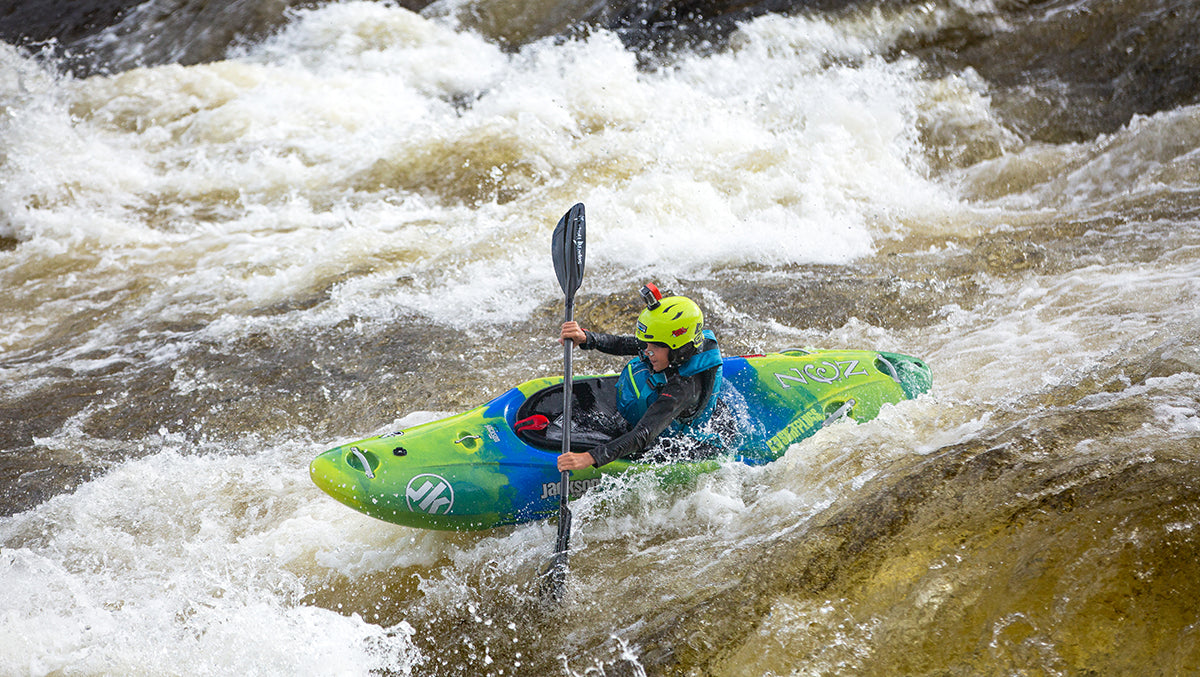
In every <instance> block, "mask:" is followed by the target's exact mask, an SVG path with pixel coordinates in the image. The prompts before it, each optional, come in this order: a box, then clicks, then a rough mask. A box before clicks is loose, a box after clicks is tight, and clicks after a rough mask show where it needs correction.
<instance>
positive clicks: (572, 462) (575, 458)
mask: <svg viewBox="0 0 1200 677" xmlns="http://www.w3.org/2000/svg"><path fill="white" fill-rule="evenodd" d="M595 464H596V459H594V458H592V455H591V454H589V453H588V452H586V451H585V452H583V453H581V454H577V453H575V452H573V451H568V452H567V453H565V454H562V455H560V456H559V457H558V471H559V472H563V471H564V470H583V469H584V468H587V467H590V466H592V465H595Z"/></svg>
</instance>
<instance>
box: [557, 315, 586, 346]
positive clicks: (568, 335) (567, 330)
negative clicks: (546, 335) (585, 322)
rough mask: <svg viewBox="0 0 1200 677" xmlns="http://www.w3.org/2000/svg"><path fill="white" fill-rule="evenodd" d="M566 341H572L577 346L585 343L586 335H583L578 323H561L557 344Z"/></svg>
mask: <svg viewBox="0 0 1200 677" xmlns="http://www.w3.org/2000/svg"><path fill="white" fill-rule="evenodd" d="M568 340H570V341H573V342H574V343H575V345H577V346H578V345H582V344H583V342H584V341H587V334H585V333H583V328H582V327H580V326H579V323H578V322H575V321H574V320H572V321H570V322H563V326H562V336H560V337H559V339H558V342H559V343H563V342H564V341H568Z"/></svg>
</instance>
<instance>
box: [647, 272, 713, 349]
mask: <svg viewBox="0 0 1200 677" xmlns="http://www.w3.org/2000/svg"><path fill="white" fill-rule="evenodd" d="M667 294H668V295H667V296H662V294H661V292H659V291H658V287H655V286H654V285H652V284H648V285H646V286H645V287H642V297H643V298H645V299H646V309H645V310H643V311H642V312H641V314H640V315H638V320H637V332H636V333H637V338H638V340H639V341H645V342H646V343H662V344H664V345H666V346H667V347H668V348H670V349H671V350H677V349H679V348H682V347H684V346H686V345H689V344H690V345H692V346H695V347H696V348H699V347H700V346H701V345H703V343H704V336H703V335H701V333H700V332H702V331H704V313H702V312H700V306H698V305H696V303H695V302H694V301H692V300H691V299H689V298H686V297H683V296H671V295H670V292H667Z"/></svg>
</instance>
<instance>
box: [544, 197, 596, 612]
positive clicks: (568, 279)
mask: <svg viewBox="0 0 1200 677" xmlns="http://www.w3.org/2000/svg"><path fill="white" fill-rule="evenodd" d="M584 230H585V228H584V217H583V204H582V203H579V204H576V205H575V206H573V207H571V209H569V210H568V211H567V213H566V214H563V217H562V218H561V219H559V221H558V225H557V226H555V227H554V235H553V236H551V239H550V254H551V256H553V257H554V274H555V275H557V276H558V284H559V286H561V287H562V290H563V294H565V295H566V301H567V302H566V315H565V317H566V319H565V320H563V321H564V322H570V321H571V320H572V319H573V318H572V316H573V315H574V311H575V291H576V290H578V289H579V284H580V283H581V282H583V261H584V253H585V249H586V247H585V238H584ZM574 347H575V344H574V342H572V341H563V418H562V420H563V425H562V451H563V453H564V454H565V453H567V452H568V451H570V450H571V404H572V399H573V398H572V392H571V389H572V388H571V386H572V384H571V350H572V349H573V348H574ZM559 482H560V485H559V492H558V540H557V542H555V544H554V558H553V559H552V560H550V566H549V567H548V568H547V569H546V572H545V575H547V576H548V580H549V587H548V588H543V594H545V593H547V592H548V593H549V595H550V598H551V599H552V600H554V601H555V602H557V601H559V600H560V599H562V591H563V585H564V584H565V583H566V580H567V556H568V555H567V551H568V550H569V549H570V547H571V509H570V508H569V507H567V500H568V499H570V497H571V492H570V489H571V472H570V471H569V470H564V471H563V473H562V477H561V478H560V480H559Z"/></svg>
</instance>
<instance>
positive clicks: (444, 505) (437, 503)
mask: <svg viewBox="0 0 1200 677" xmlns="http://www.w3.org/2000/svg"><path fill="white" fill-rule="evenodd" d="M404 497H405V499H407V501H408V509H409V510H411V511H413V512H427V513H429V514H430V515H446V514H449V512H450V508H453V507H454V489H452V488H451V487H450V483H449V482H447V481H446V480H445V479H443V478H442V477H440V476H438V475H432V474H425V475H417V476H416V477H414V478H412V479H411V480H409V481H408V488H407V489H406V490H405V492H404Z"/></svg>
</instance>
